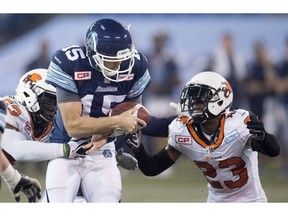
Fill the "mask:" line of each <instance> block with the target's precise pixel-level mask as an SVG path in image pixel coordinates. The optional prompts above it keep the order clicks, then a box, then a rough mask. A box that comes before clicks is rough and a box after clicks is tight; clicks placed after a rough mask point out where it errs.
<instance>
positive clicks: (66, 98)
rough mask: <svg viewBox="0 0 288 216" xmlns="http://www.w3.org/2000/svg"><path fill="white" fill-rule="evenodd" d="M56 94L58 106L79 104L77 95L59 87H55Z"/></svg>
mask: <svg viewBox="0 0 288 216" xmlns="http://www.w3.org/2000/svg"><path fill="white" fill-rule="evenodd" d="M56 94H57V95H56V96H57V103H58V104H59V103H65V102H81V100H80V97H79V95H78V94H76V93H72V92H69V91H67V90H64V89H62V88H59V87H56Z"/></svg>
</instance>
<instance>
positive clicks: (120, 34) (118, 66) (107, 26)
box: [85, 19, 135, 82]
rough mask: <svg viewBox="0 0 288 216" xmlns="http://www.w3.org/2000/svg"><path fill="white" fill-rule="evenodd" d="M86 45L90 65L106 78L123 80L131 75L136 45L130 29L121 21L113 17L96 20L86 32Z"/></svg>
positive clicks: (114, 80)
mask: <svg viewBox="0 0 288 216" xmlns="http://www.w3.org/2000/svg"><path fill="white" fill-rule="evenodd" d="M85 46H86V55H87V57H88V59H89V62H90V65H91V66H92V67H93V68H95V69H97V70H99V71H101V72H102V74H103V76H104V77H105V78H107V79H108V80H110V81H113V82H121V81H124V80H126V79H127V78H128V77H129V74H130V73H131V71H132V68H133V66H134V54H135V47H134V45H133V43H132V39H131V35H130V33H129V31H128V29H127V28H126V27H125V26H123V25H122V24H121V23H119V22H117V21H115V20H113V19H101V20H98V21H96V22H94V23H93V24H92V25H91V26H90V28H89V29H88V31H87V33H86V37H85ZM111 65H112V66H111Z"/></svg>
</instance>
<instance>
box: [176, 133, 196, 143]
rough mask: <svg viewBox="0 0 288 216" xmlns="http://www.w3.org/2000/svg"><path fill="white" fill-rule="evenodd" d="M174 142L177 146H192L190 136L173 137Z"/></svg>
mask: <svg viewBox="0 0 288 216" xmlns="http://www.w3.org/2000/svg"><path fill="white" fill-rule="evenodd" d="M175 140H176V142H177V143H179V144H184V145H192V137H191V136H179V135H176V136H175Z"/></svg>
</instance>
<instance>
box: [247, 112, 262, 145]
mask: <svg viewBox="0 0 288 216" xmlns="http://www.w3.org/2000/svg"><path fill="white" fill-rule="evenodd" d="M247 128H248V129H249V133H250V134H252V139H254V140H257V141H264V140H265V137H266V131H265V128H264V124H263V122H262V121H260V120H259V119H258V117H256V116H255V115H251V116H250V120H249V121H248V123H247Z"/></svg>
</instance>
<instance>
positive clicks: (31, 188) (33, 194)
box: [10, 175, 41, 203]
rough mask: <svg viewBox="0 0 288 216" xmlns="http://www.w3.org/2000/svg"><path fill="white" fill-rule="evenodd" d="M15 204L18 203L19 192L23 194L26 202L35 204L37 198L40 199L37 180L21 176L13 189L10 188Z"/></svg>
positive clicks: (39, 188)
mask: <svg viewBox="0 0 288 216" xmlns="http://www.w3.org/2000/svg"><path fill="white" fill-rule="evenodd" d="M10 190H11V192H12V194H13V196H14V198H15V200H16V202H20V192H23V193H24V194H25V195H26V197H27V198H28V201H29V202H30V203H31V202H34V203H35V202H36V200H37V198H38V199H40V198H41V193H40V192H41V185H40V183H39V182H38V180H37V179H34V178H29V177H28V176H24V175H21V179H20V181H19V182H18V184H17V185H16V186H15V188H14V189H13V188H10Z"/></svg>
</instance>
